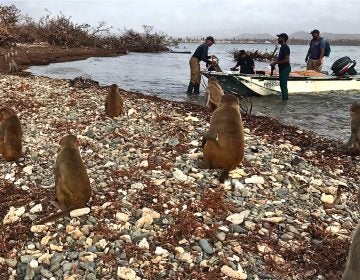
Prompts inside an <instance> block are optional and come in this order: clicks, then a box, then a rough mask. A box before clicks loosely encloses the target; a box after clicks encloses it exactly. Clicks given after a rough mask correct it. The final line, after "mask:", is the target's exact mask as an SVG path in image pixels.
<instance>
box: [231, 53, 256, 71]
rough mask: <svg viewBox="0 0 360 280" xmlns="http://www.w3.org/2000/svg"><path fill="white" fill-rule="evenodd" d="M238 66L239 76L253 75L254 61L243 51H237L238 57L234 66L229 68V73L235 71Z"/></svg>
mask: <svg viewBox="0 0 360 280" xmlns="http://www.w3.org/2000/svg"><path fill="white" fill-rule="evenodd" d="M238 66H240V73H241V74H255V71H254V68H255V64H254V60H253V58H252V57H251V56H250V55H248V54H247V53H246V52H245V50H240V51H239V57H238V61H237V63H236V65H235V66H234V67H232V68H230V70H231V71H236V70H237V69H236V67H238Z"/></svg>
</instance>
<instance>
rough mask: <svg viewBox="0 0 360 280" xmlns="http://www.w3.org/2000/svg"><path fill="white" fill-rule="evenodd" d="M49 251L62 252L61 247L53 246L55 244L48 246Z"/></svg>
mask: <svg viewBox="0 0 360 280" xmlns="http://www.w3.org/2000/svg"><path fill="white" fill-rule="evenodd" d="M50 249H51V250H53V251H58V252H62V250H63V246H58V245H55V244H50Z"/></svg>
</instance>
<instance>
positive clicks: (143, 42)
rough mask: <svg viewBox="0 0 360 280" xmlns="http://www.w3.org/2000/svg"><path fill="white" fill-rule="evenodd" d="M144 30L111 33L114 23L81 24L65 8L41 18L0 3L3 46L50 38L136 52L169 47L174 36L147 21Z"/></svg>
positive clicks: (64, 44) (66, 43)
mask: <svg viewBox="0 0 360 280" xmlns="http://www.w3.org/2000/svg"><path fill="white" fill-rule="evenodd" d="M143 28H144V30H143V32H141V33H140V32H136V31H134V30H132V29H125V30H123V31H122V32H121V33H120V34H118V35H113V34H112V33H110V31H111V29H112V27H108V26H107V25H106V22H105V21H103V22H100V23H99V24H98V26H96V27H92V26H90V25H89V24H87V23H83V24H77V23H74V22H73V21H72V20H71V17H67V16H65V15H64V14H62V13H61V12H60V13H59V14H56V15H54V14H52V13H51V12H49V11H47V14H46V15H44V16H42V17H41V18H40V19H39V20H38V21H35V20H34V19H32V18H30V17H29V16H25V15H22V14H21V12H20V10H19V9H17V8H16V6H15V5H8V6H7V5H1V4H0V47H1V46H9V45H14V44H16V43H36V42H47V43H48V44H50V45H53V46H60V47H66V48H74V47H99V48H106V49H115V50H122V51H125V50H127V51H133V52H160V51H166V50H168V47H169V46H170V45H172V44H174V43H175V42H174V40H173V39H172V38H171V37H169V36H167V35H166V34H163V33H162V32H156V31H154V29H153V27H152V26H147V25H143Z"/></svg>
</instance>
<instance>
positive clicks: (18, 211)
mask: <svg viewBox="0 0 360 280" xmlns="http://www.w3.org/2000/svg"><path fill="white" fill-rule="evenodd" d="M24 213H25V207H24V206H22V207H20V208H15V207H13V206H11V207H10V209H9V212H8V213H7V214H6V215H5V217H4V220H3V224H5V225H6V224H12V223H14V222H16V221H18V220H19V219H20V217H21V215H22V214H24Z"/></svg>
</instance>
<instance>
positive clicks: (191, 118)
mask: <svg viewBox="0 0 360 280" xmlns="http://www.w3.org/2000/svg"><path fill="white" fill-rule="evenodd" d="M185 121H192V122H198V121H199V119H198V118H197V117H193V116H187V117H186V118H185Z"/></svg>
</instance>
